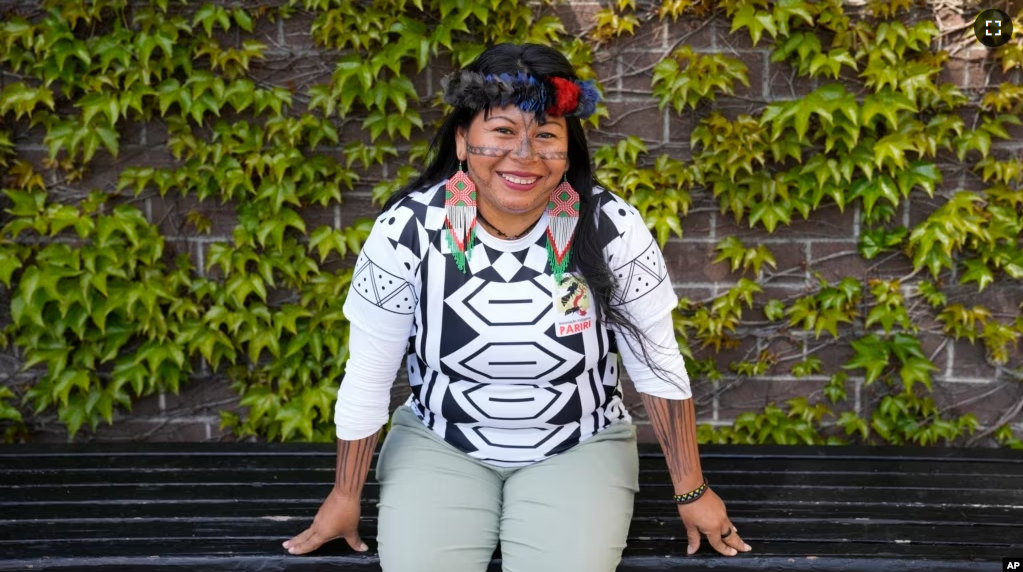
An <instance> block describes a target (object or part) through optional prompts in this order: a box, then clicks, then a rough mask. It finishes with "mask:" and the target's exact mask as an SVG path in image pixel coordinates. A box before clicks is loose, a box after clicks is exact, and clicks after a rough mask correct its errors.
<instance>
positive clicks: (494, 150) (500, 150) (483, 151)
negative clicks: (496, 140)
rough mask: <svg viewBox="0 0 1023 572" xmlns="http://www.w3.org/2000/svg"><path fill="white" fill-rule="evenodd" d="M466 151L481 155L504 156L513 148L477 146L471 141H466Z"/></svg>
mask: <svg viewBox="0 0 1023 572" xmlns="http://www.w3.org/2000/svg"><path fill="white" fill-rule="evenodd" d="M465 151H466V152H467V153H469V154H470V155H479V156H481V157H504V156H506V155H507V154H508V153H511V152H512V150H511V149H505V148H504V147H477V146H475V145H472V144H470V143H469V142H466V143H465Z"/></svg>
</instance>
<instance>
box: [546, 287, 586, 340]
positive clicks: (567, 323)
mask: <svg viewBox="0 0 1023 572" xmlns="http://www.w3.org/2000/svg"><path fill="white" fill-rule="evenodd" d="M592 302H593V299H592V297H591V296H590V287H589V286H588V285H587V284H586V281H585V280H584V279H583V278H582V277H581V276H575V275H571V274H566V275H564V276H563V277H562V280H561V284H555V286H554V331H555V333H556V334H557V336H558V337H559V338H562V337H565V336H571V335H574V334H578V333H581V332H585V331H586V330H589V329H590V328H592V327H593V324H594V320H593V314H594V310H593V304H592Z"/></svg>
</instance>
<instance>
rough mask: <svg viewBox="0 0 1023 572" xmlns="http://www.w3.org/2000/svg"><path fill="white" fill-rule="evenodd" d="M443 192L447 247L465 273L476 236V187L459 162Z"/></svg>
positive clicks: (456, 263)
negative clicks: (456, 170) (455, 171)
mask: <svg viewBox="0 0 1023 572" xmlns="http://www.w3.org/2000/svg"><path fill="white" fill-rule="evenodd" d="M444 190H445V194H444V211H445V213H446V214H447V218H446V220H445V221H444V223H445V226H447V228H448V232H447V240H448V246H449V247H451V256H452V257H453V258H454V259H455V265H456V266H458V269H459V270H461V271H462V272H465V268H466V263H467V262H468V260H469V255H470V252H471V251H472V241H473V237H474V236H475V235H476V185H475V184H473V182H472V179H470V178H469V175H467V174H466V173H465V171H464V170H463V167H462V162H461V161H459V162H458V172H457V173H455V174H454V175H452V176H451V178H450V179H448V182H447V184H445V185H444Z"/></svg>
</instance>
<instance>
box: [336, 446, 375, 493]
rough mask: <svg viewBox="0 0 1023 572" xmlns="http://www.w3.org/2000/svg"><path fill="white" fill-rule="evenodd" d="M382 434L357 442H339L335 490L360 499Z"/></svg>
mask: <svg viewBox="0 0 1023 572" xmlns="http://www.w3.org/2000/svg"><path fill="white" fill-rule="evenodd" d="M379 438H380V432H379V431H377V432H376V433H374V434H372V435H370V436H369V437H366V438H365V439H359V440H357V441H343V440H341V439H338V440H337V470H336V472H335V474H334V488H335V489H336V491H337V492H339V493H341V494H342V495H345V496H349V497H359V496H361V495H362V486H363V485H364V484H366V475H367V474H368V473H369V465H370V463H372V462H373V451H374V450H375V449H376V447H377V440H378V439H379Z"/></svg>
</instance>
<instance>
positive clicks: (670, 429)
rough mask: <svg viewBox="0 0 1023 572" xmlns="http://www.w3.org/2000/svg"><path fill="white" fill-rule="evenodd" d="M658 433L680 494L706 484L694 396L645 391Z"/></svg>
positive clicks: (648, 413)
mask: <svg viewBox="0 0 1023 572" xmlns="http://www.w3.org/2000/svg"><path fill="white" fill-rule="evenodd" d="M640 396H641V397H642V399H643V405H644V406H645V407H646V411H647V415H648V416H649V417H650V424H651V425H653V428H654V434H656V435H657V440H658V441H659V442H660V443H661V450H663V451H664V458H665V460H666V461H667V462H668V471H669V472H670V473H671V481H672V483H673V484H674V485H675V493H676V494H684V493H687V492H689V491H692V490H694V489H696V488H697V487H699V486H700V485H701V484H703V470H702V469H701V468H700V452H699V450H698V448H697V442H696V409H695V408H694V407H693V400H692V398H690V399H682V400H673V399H664V398H661V397H654V396H652V395H647V394H645V393H641V394H640Z"/></svg>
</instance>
